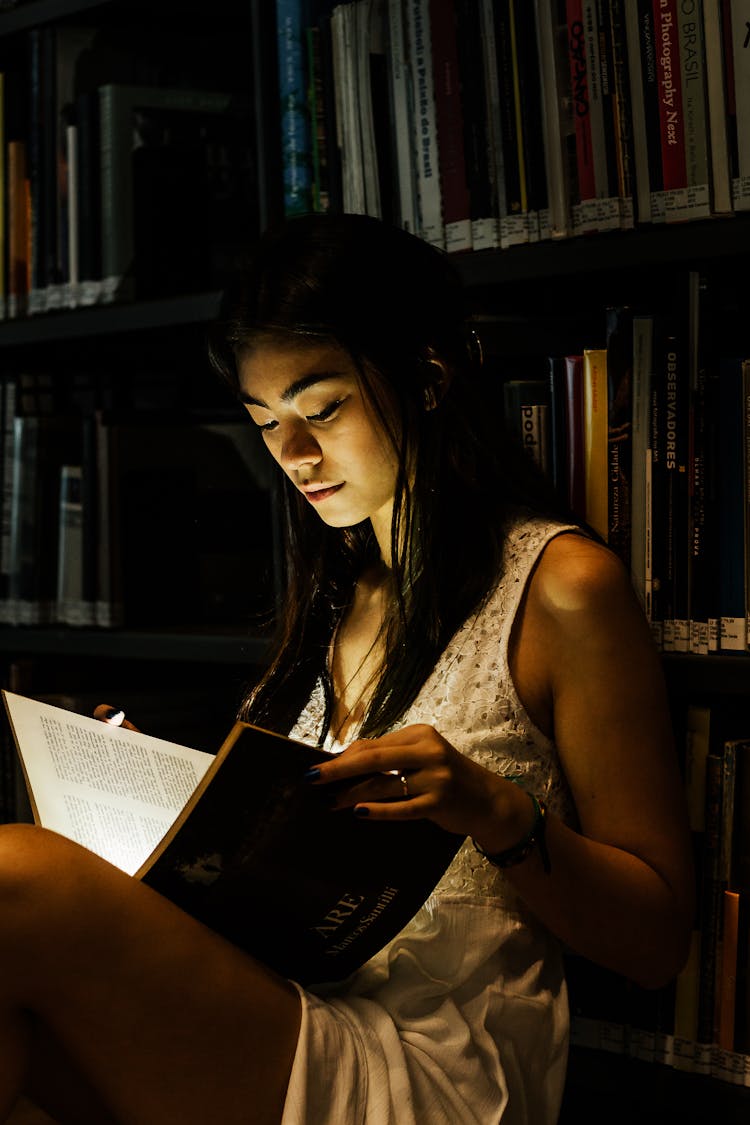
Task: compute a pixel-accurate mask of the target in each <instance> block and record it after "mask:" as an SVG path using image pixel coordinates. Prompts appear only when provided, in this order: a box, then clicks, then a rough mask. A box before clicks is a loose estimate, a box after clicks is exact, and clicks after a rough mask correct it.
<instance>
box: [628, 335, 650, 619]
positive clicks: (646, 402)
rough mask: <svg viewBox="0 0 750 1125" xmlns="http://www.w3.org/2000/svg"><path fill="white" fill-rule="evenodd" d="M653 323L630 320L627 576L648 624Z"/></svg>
mask: <svg viewBox="0 0 750 1125" xmlns="http://www.w3.org/2000/svg"><path fill="white" fill-rule="evenodd" d="M653 335H654V321H653V317H651V316H643V315H641V316H634V317H633V410H632V435H633V451H632V474H633V475H632V487H631V540H630V574H631V579H632V582H633V588H634V590H635V592H636V594H637V595H638V600H639V601H640V603H641V606H642V607H643V611H644V613H645V614H646V618H647V620H648V621H651V594H652V578H653V572H652V560H651V543H652V536H653V522H652V516H653V512H652V507H651V454H652V449H651V441H650V437H651V430H650V426H649V412H650V404H651V372H652V365H653Z"/></svg>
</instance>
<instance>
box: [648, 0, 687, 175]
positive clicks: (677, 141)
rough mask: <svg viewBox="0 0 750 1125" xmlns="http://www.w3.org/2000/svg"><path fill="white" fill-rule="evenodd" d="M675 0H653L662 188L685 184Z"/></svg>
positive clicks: (683, 134) (683, 136)
mask: <svg viewBox="0 0 750 1125" xmlns="http://www.w3.org/2000/svg"><path fill="white" fill-rule="evenodd" d="M677 32H678V26H677V0H654V36H655V39H656V60H657V69H658V72H659V83H658V87H659V123H660V125H661V161H662V172H663V176H664V190H665V191H670V190H672V189H674V188H684V187H687V168H686V164H685V122H684V117H683V109H682V84H681V79H680V44H679V37H678V33H677Z"/></svg>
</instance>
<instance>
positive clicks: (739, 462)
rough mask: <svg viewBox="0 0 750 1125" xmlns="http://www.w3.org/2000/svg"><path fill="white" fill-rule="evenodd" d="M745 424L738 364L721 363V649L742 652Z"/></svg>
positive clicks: (744, 642)
mask: <svg viewBox="0 0 750 1125" xmlns="http://www.w3.org/2000/svg"><path fill="white" fill-rule="evenodd" d="M744 421H745V412H744V403H743V392H742V359H741V358H736V359H732V358H729V357H727V358H725V359H722V360H721V361H720V370H719V380H718V431H719V441H718V476H719V479H720V481H721V488H720V489H719V495H718V502H719V503H718V537H717V538H718V544H719V601H720V604H719V618H720V619H719V648H720V649H721V650H722V651H727V652H744V651H745V650H746V648H747V639H746V604H745V519H744V505H745V497H744V475H745V474H744V452H743V429H744Z"/></svg>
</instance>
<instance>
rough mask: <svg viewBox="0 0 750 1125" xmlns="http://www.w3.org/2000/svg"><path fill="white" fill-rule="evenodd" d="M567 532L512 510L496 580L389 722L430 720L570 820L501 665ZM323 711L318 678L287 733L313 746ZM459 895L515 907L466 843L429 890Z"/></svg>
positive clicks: (557, 776) (547, 754) (545, 754)
mask: <svg viewBox="0 0 750 1125" xmlns="http://www.w3.org/2000/svg"><path fill="white" fill-rule="evenodd" d="M569 530H577V529H575V528H572V527H569V526H568V525H562V524H557V523H550V522H548V521H545V520H541V519H537V518H524V517H521V516H519V518H518V519H517V521H516V523H515V524H514V525H513V526H512V527H511V530H510V534H509V537H508V541H507V545H506V550H505V557H504V568H503V573H502V577H501V579H500V581H499V583H498V584H497V585H496V586H495V588H494V590H493V591H492V592H491V593H490V595H489V597H488V598H487V599H486V601H485V603H484V605H483V606H482V607H481V609H480V610H479V611H478V613H476V614H475V615H473V616H472V617H471V618H469V620H467V621H466V622H465V623H464V625H463V626H462V627H461V628H460V629H459V630H458V631H457V632H456V633H455V635H454V636H453V638H452V639H451V641H450V642H449V643H448V645H447V646H446V648H445V650H444V651H443V654H442V656H441V657H440V659H439V660H438V662H437V664H436V665H435V668H434V669H433V671H432V674H431V675H430V676H429V677H428V679H427V680H426V681H425V683H424V685H423V687H422V689H421V691H420V692H419V695H418V696H417V698H416V699H415V701H414V703H413V704H412V705H411V706H410V707H409V709H408V711H407V712H406V714H405V715H404V716H403V717H402V719H401V721H400V722H399V723H398V724H396V728H398V727H402V726H407V725H410V724H412V723H428V724H431V725H432V726H434V727H435V728H436V730H438V731H440V733H441V734H442V735H443V736H444V737H445V738H446V739H447V740H448V741H449V742H450V743H451V744H452V745H453V746H455V747H456V749H457V750H460V751H461V752H462V753H463V754H466V755H468V756H469V757H470V758H472V759H473V760H474V761H476V762H478V763H479V764H480V765H482V766H484V767H486V768H487V769H489V770H492V771H494V772H496V773H500V774H506V775H511V774H512V775H514V776H516V777H518V778H519V783H520V784H521V785H522V786H523V787H524V788H526V789H528V790H529V791H530V792H532V793H534V794H535V795H536V796H537V797H539V798H543V799H544V800H545V801H546V802H547V804H548V806H549V808H550V810H551V811H553V812H555V813H556V814H557V815H558V816H560V817H562V818H563V819H564V820H566V821H568V822H572V821H573V805H572V801H571V798H570V793H569V790H568V787H567V784H566V782H565V778H564V775H563V773H562V770H561V768H560V763H559V759H558V755H557V750H556V748H555V746H554V743H553V742H552V741H551V740H550V739H549V738H548V737H547V736H546V735H545V734H543V732H542V731H540V730H539V729H538V727H536V726H535V724H534V723H533V722H532V720H531V719H530V717H529V715H528V714H527V712H526V709H525V708H524V706H523V704H522V703H521V700H520V699H519V697H518V693H517V692H516V688H515V685H514V683H513V678H512V676H511V672H510V667H509V663H508V644H509V639H510V633H511V629H512V626H513V622H514V620H515V616H516V613H517V611H518V608H519V605H520V602H521V598H522V596H523V592H524V590H525V588H526V584H527V582H528V579H529V576H530V574H531V572H532V570H533V568H534V565H535V563H536V561H537V559H538V558H539V556H540V554H541V552H542V550H543V549H544V547H545V546H546V544H547V543H548V542H549V541H550V539H552V538H553V537H554V536H555V535H558V534H560V533H561V532H564V531H569ZM323 715H324V699H323V689H322V684H321V683H320V682H319V683H318V684H317V685H316V688H315V690H314V691H313V694H312V696H311V698H310V700H309V702H308V704H307V706H306V707H305V709H304V711H303V712H302V714H301V715H300V717H299V720H298V721H297V723H296V725H295V727H294V728H293V730H292V731H291V732H290V735H291V737H292V738H297V739H300V740H301V741H305V742H309V743H313V744H316V743H317V742H318V740H319V737H320V732H321V729H322V723H323ZM396 728H394V729H396ZM329 748H332V749H343V748H344V747H343V746H342V747H330V746H329ZM519 775H520V776H519ZM463 893H470V894H471V896H472V897H483V898H489V899H497V898H501V899H504V900H505V902H506V905H507V906H510V905H511V904H513V905H515V902H513V903H511V900H514V899H515V896H514V895H513V893H512V892H511V890H510V885H509V883H508V882H507V880H506V879H505V878H504V876H503V875H502V873H501V872H500V871H499V870H497V868H494V867H492V866H491V865H490V864H488V863H487V861H486V860H485V859H483V857H482V856H481V855H480V854H479V853H478V852H477V851H476V849H475V848H474V846H473V844H472V843H471V841H467V842H466V843H465V844H464V846H463V847H462V848H461V849H460V851H459V853H458V855H457V856H456V858H455V860H454V861H453V863H452V864H451V866H450V868H449V869H448V871H447V872H446V874H445V876H444V877H443V879H442V881H441V882H440V884H439V885H438V887H437V889H436V891H435V894H436V895H437V896H443V895H446V894H463Z"/></svg>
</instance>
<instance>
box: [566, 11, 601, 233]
mask: <svg viewBox="0 0 750 1125" xmlns="http://www.w3.org/2000/svg"><path fill="white" fill-rule="evenodd" d="M566 15H567V33H568V34H567V43H568V61H569V66H570V81H571V87H572V93H573V110H574V113H575V126H576V134H575V135H576V146H575V150H576V166H577V169H578V199H577V200H576V203H575V205H574V210H573V230H574V232H575V234H585V233H588V232H589V231H594V230H596V204H595V203H593V202H592V201H594V200H595V198H596V183H595V177H594V153H593V142H592V137H591V106H590V100H589V84H588V59H587V55H586V36H585V35H584V29H583V6H582V2H581V0H568V2H567V5H566Z"/></svg>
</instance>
